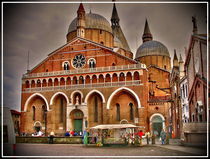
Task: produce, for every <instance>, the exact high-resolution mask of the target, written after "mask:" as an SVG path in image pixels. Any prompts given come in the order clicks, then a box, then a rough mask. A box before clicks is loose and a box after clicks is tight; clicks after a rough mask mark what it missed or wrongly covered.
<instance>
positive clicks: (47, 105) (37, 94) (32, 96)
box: [24, 93, 49, 112]
mask: <svg viewBox="0 0 210 159" xmlns="http://www.w3.org/2000/svg"><path fill="white" fill-rule="evenodd" d="M35 96H39V97H41V98H42V99H43V100H44V101H45V104H46V107H47V111H49V104H48V102H47V99H46V98H45V97H44V96H43V95H42V94H40V93H34V94H32V95H31V96H30V97H29V98H28V99H27V100H26V102H25V105H24V112H26V111H27V107H28V104H29V102H30V101H31V99H32V98H34V97H35Z"/></svg>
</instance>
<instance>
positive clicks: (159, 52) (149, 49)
mask: <svg viewBox="0 0 210 159" xmlns="http://www.w3.org/2000/svg"><path fill="white" fill-rule="evenodd" d="M152 55H153V56H167V57H170V54H169V52H168V49H167V48H166V46H165V45H163V44H162V43H161V42H158V41H154V40H151V41H147V42H144V43H143V44H142V45H141V46H140V47H139V48H138V50H137V52H136V59H137V58H139V57H143V56H152Z"/></svg>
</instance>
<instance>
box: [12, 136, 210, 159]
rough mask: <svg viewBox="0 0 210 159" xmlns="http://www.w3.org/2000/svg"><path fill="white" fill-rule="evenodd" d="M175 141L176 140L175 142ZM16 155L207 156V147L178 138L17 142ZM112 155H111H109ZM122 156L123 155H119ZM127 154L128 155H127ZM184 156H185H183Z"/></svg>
mask: <svg viewBox="0 0 210 159" xmlns="http://www.w3.org/2000/svg"><path fill="white" fill-rule="evenodd" d="M174 141H175V142H174ZM14 156H19V157H21V156H24V157H26V156H30V157H33V156H38V157H39V158H41V156H45V158H46V157H47V158H48V156H49V157H50V156H57V158H61V157H68V158H70V157H71V158H75V157H77V158H78V157H79V156H83V157H88V156H89V158H94V157H99V156H101V157H99V158H102V157H103V158H104V157H105V156H106V158H122V157H123V158H129V157H138V156H139V157H141V158H144V157H145V158H161V156H163V157H167V158H172V157H176V156H177V157H176V158H180V157H182V156H185V157H196V156H197V157H198V158H201V157H205V156H207V149H206V148H204V147H189V146H188V147H186V146H181V144H180V143H179V142H177V141H176V140H172V141H170V144H169V145H161V143H160V141H158V140H156V144H154V145H152V144H151V142H150V144H149V145H147V143H146V140H143V142H142V146H140V147H134V146H114V147H94V146H88V147H87V146H84V145H82V144H16V151H15V153H14ZM107 156H111V157H107ZM119 156H121V157H119ZM126 156H127V157H126ZM182 158H184V157H182Z"/></svg>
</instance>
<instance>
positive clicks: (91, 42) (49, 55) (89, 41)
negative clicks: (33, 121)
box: [28, 37, 138, 73]
mask: <svg viewBox="0 0 210 159" xmlns="http://www.w3.org/2000/svg"><path fill="white" fill-rule="evenodd" d="M77 40H81V41H84V42H87V43H90V44H92V45H95V46H98V47H100V48H103V49H105V50H109V51H110V52H111V53H113V54H115V55H117V56H118V57H120V58H124V59H127V60H129V61H130V62H134V63H138V62H137V61H135V60H133V59H131V58H129V57H127V56H124V55H121V54H119V53H117V52H115V51H114V50H113V49H112V48H110V47H107V46H104V45H102V44H99V43H96V42H94V41H91V40H88V39H84V38H81V37H75V38H74V39H72V40H71V41H69V42H67V43H66V44H64V45H63V46H61V47H59V48H58V49H56V50H54V51H53V52H51V53H49V54H48V57H46V58H45V59H44V60H42V61H41V62H40V63H38V64H37V65H36V66H35V67H34V68H32V69H31V70H30V71H29V72H28V73H31V72H32V71H33V70H34V69H36V68H37V67H38V66H40V65H41V64H43V63H44V62H45V61H47V60H48V59H49V58H50V57H51V56H53V55H54V54H56V53H57V52H59V51H60V50H62V49H63V48H65V47H67V46H69V45H71V44H72V43H73V42H75V41H77ZM79 51H80V50H78V52H79ZM81 51H82V50H81Z"/></svg>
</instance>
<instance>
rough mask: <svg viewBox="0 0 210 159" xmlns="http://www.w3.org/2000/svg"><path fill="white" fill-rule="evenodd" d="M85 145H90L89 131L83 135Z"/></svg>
mask: <svg viewBox="0 0 210 159" xmlns="http://www.w3.org/2000/svg"><path fill="white" fill-rule="evenodd" d="M83 143H84V144H85V145H87V144H88V132H87V130H85V131H84V133H83Z"/></svg>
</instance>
